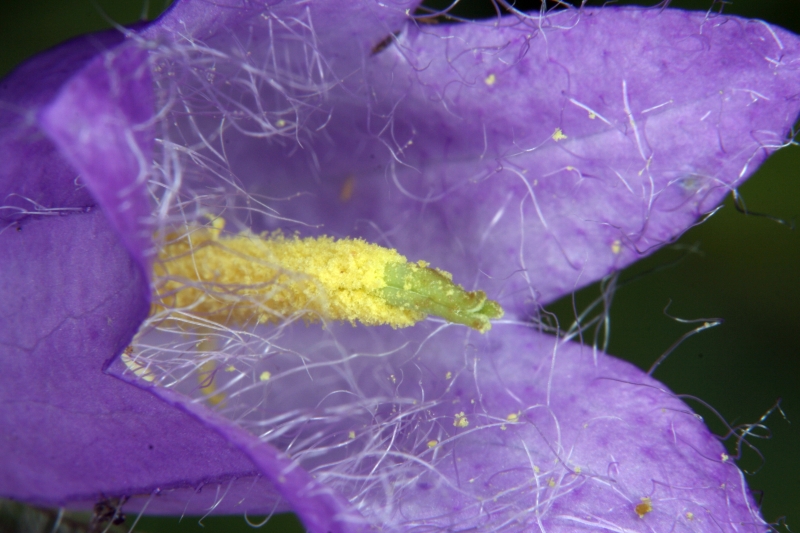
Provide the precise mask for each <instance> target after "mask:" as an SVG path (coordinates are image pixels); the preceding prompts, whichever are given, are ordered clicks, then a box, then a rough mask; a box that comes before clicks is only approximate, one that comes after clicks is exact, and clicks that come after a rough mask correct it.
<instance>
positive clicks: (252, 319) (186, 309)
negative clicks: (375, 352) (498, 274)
mask: <svg viewBox="0 0 800 533" xmlns="http://www.w3.org/2000/svg"><path fill="white" fill-rule="evenodd" d="M224 226H225V221H224V220H223V219H222V218H216V219H214V220H213V221H212V222H211V224H210V225H208V226H201V225H189V226H186V227H184V228H182V231H181V232H180V233H178V232H173V233H169V234H167V235H165V237H164V239H163V245H162V246H161V247H160V250H159V254H158V258H157V260H156V261H155V263H154V267H153V274H154V277H153V281H154V299H153V304H152V309H151V313H152V314H153V315H156V314H159V313H160V314H164V315H165V316H166V317H173V318H174V317H175V315H176V314H182V315H185V316H191V317H193V318H194V319H195V320H197V321H199V323H200V324H202V322H203V321H209V322H213V323H216V324H220V325H222V326H225V327H230V326H234V325H236V326H247V325H258V324H267V323H283V322H286V321H290V320H295V319H302V320H304V321H305V322H318V321H323V322H327V321H343V322H350V323H352V324H355V323H357V322H360V323H362V324H364V325H367V326H376V325H384V324H386V325H390V326H392V327H394V328H403V327H408V326H412V325H414V324H416V323H417V322H419V321H420V320H423V319H425V318H426V317H427V316H438V317H441V318H444V319H445V320H447V321H449V322H453V323H457V324H463V325H466V326H469V327H471V328H473V329H475V330H477V331H480V332H481V333H484V332H486V331H488V330H489V329H490V328H491V320H494V319H498V318H500V317H502V316H503V309H502V308H501V307H500V305H499V304H498V303H497V302H495V301H492V300H489V299H487V297H486V294H485V293H484V292H483V291H466V290H464V288H463V287H461V286H460V285H457V284H455V283H454V282H453V281H452V276H451V275H450V274H449V273H447V272H444V271H442V270H438V269H434V268H430V267H429V266H428V264H427V263H425V262H424V261H420V262H417V263H410V262H408V261H407V260H406V258H405V257H404V256H402V255H401V254H400V253H398V252H397V250H393V249H390V248H385V247H382V246H379V245H377V244H373V243H369V242H367V241H364V240H362V239H333V238H331V237H325V236H322V237H306V238H301V237H298V236H286V235H284V234H282V233H280V232H275V233H271V234H270V233H264V234H255V233H252V232H242V233H236V234H234V233H223V229H224Z"/></svg>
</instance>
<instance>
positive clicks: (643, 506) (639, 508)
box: [633, 498, 653, 518]
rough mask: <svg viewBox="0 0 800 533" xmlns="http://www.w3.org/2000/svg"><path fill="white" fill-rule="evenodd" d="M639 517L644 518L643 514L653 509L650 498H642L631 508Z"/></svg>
mask: <svg viewBox="0 0 800 533" xmlns="http://www.w3.org/2000/svg"><path fill="white" fill-rule="evenodd" d="M633 510H634V511H635V512H636V514H637V515H639V518H644V515H646V514H647V513H649V512H650V511H652V510H653V502H652V501H651V500H650V498H642V501H641V502H639V503H637V504H636V506H635V507H634V508H633Z"/></svg>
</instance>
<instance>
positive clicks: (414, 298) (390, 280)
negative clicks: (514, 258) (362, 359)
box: [380, 263, 503, 333]
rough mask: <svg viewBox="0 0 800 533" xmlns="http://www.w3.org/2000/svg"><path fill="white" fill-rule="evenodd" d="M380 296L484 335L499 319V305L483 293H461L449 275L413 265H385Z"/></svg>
mask: <svg viewBox="0 0 800 533" xmlns="http://www.w3.org/2000/svg"><path fill="white" fill-rule="evenodd" d="M384 280H385V281H386V285H387V286H386V287H383V288H382V289H380V294H381V297H382V298H383V299H384V300H386V302H388V303H389V304H390V305H393V306H396V307H400V308H402V309H409V310H411V311H417V312H420V313H424V314H427V315H434V316H439V317H442V318H444V319H445V320H447V321H449V322H453V323H456V324H463V325H465V326H469V327H471V328H473V329H476V330H478V331H480V332H481V333H486V332H487V331H489V329H491V327H492V324H491V322H490V321H491V320H492V319H497V318H501V317H502V316H503V308H502V307H500V304H498V303H497V302H495V301H493V300H489V299H487V298H486V293H485V292H483V291H465V290H464V288H463V287H461V286H460V285H456V284H455V283H453V281H452V280H451V279H450V276H449V275H448V274H446V273H443V272H441V271H439V270H435V269H432V268H428V267H424V266H419V265H416V264H414V263H389V264H387V265H386V268H385V270H384Z"/></svg>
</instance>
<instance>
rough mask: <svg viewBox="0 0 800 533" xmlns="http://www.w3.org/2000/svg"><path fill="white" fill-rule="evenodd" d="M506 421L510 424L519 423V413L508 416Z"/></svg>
mask: <svg viewBox="0 0 800 533" xmlns="http://www.w3.org/2000/svg"><path fill="white" fill-rule="evenodd" d="M506 420H508V421H509V422H517V421H518V420H519V414H518V413H511V414H510V415H508V416H507V417H506Z"/></svg>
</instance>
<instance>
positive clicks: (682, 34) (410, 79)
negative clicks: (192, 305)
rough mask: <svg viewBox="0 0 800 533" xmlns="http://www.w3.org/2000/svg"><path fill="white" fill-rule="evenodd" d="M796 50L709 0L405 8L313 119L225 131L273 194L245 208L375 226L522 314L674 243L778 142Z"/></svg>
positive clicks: (794, 80)
mask: <svg viewBox="0 0 800 533" xmlns="http://www.w3.org/2000/svg"><path fill="white" fill-rule="evenodd" d="M798 57H800V42H799V41H798V38H797V36H795V35H792V34H790V33H788V32H786V31H783V30H781V29H779V28H775V27H771V26H769V25H767V24H765V23H763V22H759V21H747V20H743V19H739V18H735V17H725V16H709V15H708V14H707V13H705V12H702V13H699V12H695V13H693V12H684V11H678V10H646V9H615V8H603V9H598V10H590V9H583V10H568V11H562V12H559V13H555V14H550V15H547V16H545V17H543V18H539V17H538V16H532V17H531V18H529V19H523V20H518V19H516V18H515V19H512V20H507V19H503V20H499V21H497V20H494V21H489V22H486V23H483V24H459V25H438V26H419V27H415V26H413V25H411V26H409V27H408V28H407V29H406V30H405V31H404V32H403V33H402V34H400V35H399V36H397V37H396V41H394V44H393V45H392V46H390V47H388V48H387V49H386V50H384V51H381V52H380V53H378V54H374V55H371V56H369V55H367V56H366V57H364V59H363V60H364V64H365V69H366V70H365V76H366V80H362V79H361V78H359V77H358V76H353V77H351V78H348V79H342V80H341V82H342V83H341V86H340V87H338V88H336V89H333V90H331V95H330V96H329V103H328V104H325V103H322V104H320V109H321V110H322V111H323V114H324V111H325V110H328V114H324V121H323V119H319V121H317V122H312V121H311V120H310V119H309V124H308V127H309V128H315V127H318V128H320V129H321V131H324V134H325V135H324V136H317V137H316V138H315V139H313V138H312V139H310V140H305V139H304V140H303V144H302V146H301V147H299V148H297V149H294V150H291V151H289V150H287V149H286V148H284V145H283V144H282V143H281V142H280V140H278V141H277V142H273V143H272V144H271V145H270V144H268V143H262V142H259V141H256V140H255V139H250V138H247V137H244V138H240V137H237V136H236V134H235V133H229V134H228V135H227V136H226V141H228V142H230V143H231V146H236V148H235V154H236V157H235V158H232V160H233V161H234V163H232V166H233V170H234V172H235V173H236V175H237V177H239V178H241V179H242V180H243V181H244V183H245V188H246V189H247V190H248V191H250V192H251V193H252V194H254V195H257V194H263V195H269V196H271V197H273V198H275V197H277V198H279V199H280V200H277V201H271V202H267V205H268V206H269V207H271V208H273V209H274V210H275V212H276V213H278V214H279V215H280V217H281V218H278V217H275V218H274V219H272V220H262V219H259V218H258V217H256V218H255V222H254V224H255V225H256V226H257V227H268V228H269V227H276V226H280V227H283V228H287V227H288V228H291V229H298V230H300V231H303V232H305V233H307V232H309V231H311V232H314V231H317V232H324V233H329V234H330V233H333V234H342V235H353V234H355V235H359V236H363V237H365V238H367V239H368V240H372V241H378V242H382V243H388V244H390V245H391V246H393V247H396V248H397V249H398V250H399V251H400V252H401V253H403V254H405V255H407V256H409V257H410V258H412V259H418V258H419V259H425V260H427V261H430V262H431V263H432V264H434V265H435V266H437V267H440V268H443V269H445V270H447V271H450V272H453V273H454V274H455V278H456V280H459V281H460V282H461V283H464V284H465V285H467V287H468V288H472V287H473V285H474V286H477V287H480V288H482V289H484V290H486V291H487V293H488V294H489V296H490V297H496V296H497V295H498V294H500V299H501V302H502V303H503V304H504V306H506V308H507V309H509V310H511V311H516V312H521V313H529V312H531V311H532V310H534V308H535V305H537V304H543V303H547V302H551V301H552V300H554V299H555V298H558V297H559V296H562V295H564V294H566V293H568V292H570V291H572V290H574V289H576V288H578V287H581V286H583V285H585V284H588V283H590V282H592V281H595V280H597V279H600V278H602V277H603V276H606V275H608V274H609V273H611V272H614V271H616V270H618V269H621V268H623V267H624V266H626V265H628V264H630V263H631V262H632V261H634V260H636V259H638V258H640V257H642V256H644V255H647V254H648V253H650V252H651V251H653V250H655V249H656V248H658V247H659V246H662V245H664V244H666V243H669V242H671V241H672V240H673V239H675V238H676V237H677V236H678V235H680V234H681V233H682V232H683V231H685V230H686V229H687V228H688V227H690V226H691V225H692V224H694V223H695V222H696V221H697V220H698V218H699V217H701V216H702V215H704V214H706V213H708V212H709V211H711V210H713V209H714V208H715V207H716V206H717V205H718V204H719V203H720V201H721V200H722V198H723V196H724V195H725V194H727V193H728V192H729V191H731V190H732V189H734V188H735V187H736V186H738V185H739V184H740V183H741V182H742V181H743V180H744V179H745V178H746V177H747V176H749V175H750V174H751V173H752V172H753V170H754V169H755V168H756V167H757V166H758V165H759V164H760V163H761V162H762V161H763V160H764V159H765V158H766V156H767V155H768V154H769V153H770V152H772V151H773V150H775V149H776V148H778V147H780V146H781V145H782V144H783V143H785V142H786V139H787V135H788V133H789V131H790V129H791V127H792V124H793V122H794V120H795V118H796V117H797V114H798V111H799V110H800V103H799V102H800V100H798V98H797V94H798V90H797V87H798V86H800V70H799V69H798V64H800V63H798ZM264 94H265V96H266V95H269V94H270V91H269V90H268V89H265V90H264ZM267 97H268V96H267ZM364 99H369V102H370V103H369V105H368V106H366V107H365V106H364V104H363V101H364ZM223 111H224V109H223ZM309 116H310V115H309ZM323 122H324V123H323ZM267 168H269V169H270V170H269V173H268V175H269V179H264V172H265V170H264V169H267ZM344 191H346V192H347V194H344ZM285 219H290V220H296V221H299V223H298V224H295V225H291V224H287V223H286V222H285V221H284V220H285ZM309 228H312V229H310V230H309ZM314 228H317V229H314Z"/></svg>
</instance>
